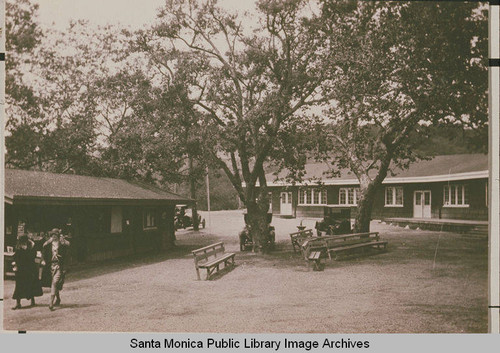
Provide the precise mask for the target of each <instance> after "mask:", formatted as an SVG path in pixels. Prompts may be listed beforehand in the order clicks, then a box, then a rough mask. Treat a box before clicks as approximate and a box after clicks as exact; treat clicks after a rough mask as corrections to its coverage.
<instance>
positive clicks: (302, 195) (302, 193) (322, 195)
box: [297, 188, 328, 206]
mask: <svg viewBox="0 0 500 353" xmlns="http://www.w3.org/2000/svg"><path fill="white" fill-rule="evenodd" d="M315 191H319V194H318V201H319V203H315V202H314V193H315ZM308 193H309V196H308V195H307V194H308ZM308 197H310V200H311V202H310V203H308V202H307V200H308ZM301 199H303V200H302V203H301ZM323 200H326V202H328V193H327V190H326V189H319V188H301V189H299V201H298V202H299V203H298V204H297V206H325V205H326V203H323Z"/></svg>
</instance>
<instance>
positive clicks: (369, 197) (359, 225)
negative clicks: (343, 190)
mask: <svg viewBox="0 0 500 353" xmlns="http://www.w3.org/2000/svg"><path fill="white" fill-rule="evenodd" d="M391 151H392V150H391ZM391 151H390V152H389V153H387V155H386V156H385V158H384V159H383V160H382V161H381V163H380V167H379V170H378V173H377V175H376V176H375V178H373V179H371V178H370V177H369V176H368V173H369V170H367V171H366V172H365V173H359V174H357V175H358V180H359V191H360V193H361V196H360V197H359V200H358V214H357V215H356V218H355V221H354V232H355V233H364V232H369V231H370V221H371V219H372V208H373V202H374V201H375V194H376V193H377V191H378V190H379V188H380V187H381V186H382V182H383V181H384V179H385V177H386V176H387V171H388V170H389V165H390V164H391V160H392V152H391Z"/></svg>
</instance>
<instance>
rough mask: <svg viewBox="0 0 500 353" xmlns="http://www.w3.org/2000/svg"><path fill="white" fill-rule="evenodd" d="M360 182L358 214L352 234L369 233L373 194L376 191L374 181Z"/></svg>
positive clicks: (362, 179)
mask: <svg viewBox="0 0 500 353" xmlns="http://www.w3.org/2000/svg"><path fill="white" fill-rule="evenodd" d="M364 179H365V178H361V180H360V188H359V189H360V192H361V196H360V198H359V200H358V209H357V211H358V213H357V214H356V218H355V220H354V233H365V232H369V231H370V221H371V218H372V207H373V202H374V201H375V193H376V191H377V189H378V187H377V185H375V182H374V181H367V180H364Z"/></svg>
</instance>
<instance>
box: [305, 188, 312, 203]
mask: <svg viewBox="0 0 500 353" xmlns="http://www.w3.org/2000/svg"><path fill="white" fill-rule="evenodd" d="M306 203H307V204H308V205H310V204H311V203H312V190H306Z"/></svg>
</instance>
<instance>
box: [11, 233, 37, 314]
mask: <svg viewBox="0 0 500 353" xmlns="http://www.w3.org/2000/svg"><path fill="white" fill-rule="evenodd" d="M34 245H35V244H34V243H33V242H32V241H31V240H29V239H28V236H26V235H22V236H20V237H19V239H18V241H17V245H16V251H15V253H14V263H13V265H14V269H15V272H16V288H15V289H14V294H13V295H12V298H13V299H15V300H16V306H15V307H13V308H12V309H13V310H15V309H19V308H20V307H21V299H30V300H31V305H30V306H35V297H40V296H42V294H43V291H42V287H41V285H40V280H39V279H38V268H37V266H36V264H35V258H36V250H35V248H34Z"/></svg>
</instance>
